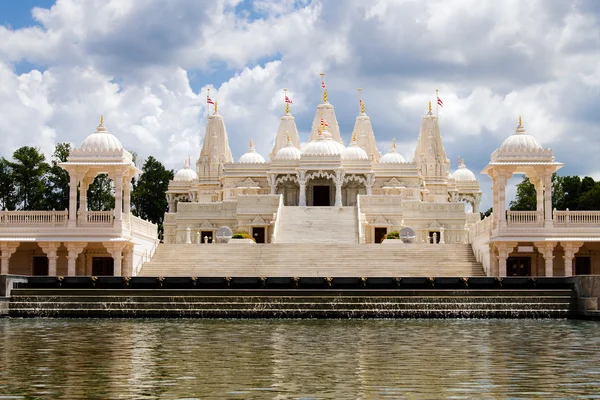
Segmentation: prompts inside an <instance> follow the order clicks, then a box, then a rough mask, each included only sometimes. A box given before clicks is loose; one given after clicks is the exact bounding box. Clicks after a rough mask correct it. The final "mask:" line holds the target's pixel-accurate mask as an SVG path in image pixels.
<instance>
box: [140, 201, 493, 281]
mask: <svg viewBox="0 0 600 400" xmlns="http://www.w3.org/2000/svg"><path fill="white" fill-rule="evenodd" d="M290 208H291V207H290ZM348 208H349V207H348ZM286 229H289V228H287V227H286ZM335 231H336V232H340V231H337V230H335ZM304 234H306V233H304ZM315 235H318V232H317V233H315ZM338 236H339V235H338ZM288 238H290V236H288ZM348 239H349V238H348ZM139 275H140V276H155V277H156V276H186V277H190V276H198V277H200V276H204V277H227V276H230V277H235V276H255V277H294V276H314V277H341V276H359V277H360V276H364V277H374V276H379V277H411V276H421V277H451V276H454V277H468V276H484V272H483V268H482V266H481V264H480V263H478V262H477V261H476V260H475V257H474V255H473V250H472V249H471V246H470V245H468V244H439V245H433V244H405V245H404V244H401V245H384V244H358V243H355V244H352V243H349V244H343V243H323V242H316V243H272V244H231V243H229V244H200V245H197V244H160V245H159V246H158V248H157V250H156V253H155V254H154V257H153V258H152V260H151V261H150V262H148V263H145V264H144V265H143V267H142V270H141V271H140V274H139Z"/></svg>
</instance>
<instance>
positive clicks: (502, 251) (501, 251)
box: [496, 242, 517, 278]
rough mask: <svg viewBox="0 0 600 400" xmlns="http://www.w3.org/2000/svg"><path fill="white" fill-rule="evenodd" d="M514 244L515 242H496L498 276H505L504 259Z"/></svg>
mask: <svg viewBox="0 0 600 400" xmlns="http://www.w3.org/2000/svg"><path fill="white" fill-rule="evenodd" d="M516 245H517V243H513V242H509V243H498V244H496V247H497V248H498V255H497V256H496V258H497V260H498V276H499V277H501V278H504V277H506V274H507V271H506V269H507V267H506V260H507V259H508V256H509V255H510V253H511V252H512V251H513V249H514V248H515V246H516Z"/></svg>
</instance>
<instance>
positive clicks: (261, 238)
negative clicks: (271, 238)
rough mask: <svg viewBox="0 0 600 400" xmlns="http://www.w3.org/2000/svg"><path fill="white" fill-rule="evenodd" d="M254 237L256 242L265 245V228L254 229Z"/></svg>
mask: <svg viewBox="0 0 600 400" xmlns="http://www.w3.org/2000/svg"><path fill="white" fill-rule="evenodd" d="M252 237H253V238H254V240H256V243H265V228H264V227H253V228H252Z"/></svg>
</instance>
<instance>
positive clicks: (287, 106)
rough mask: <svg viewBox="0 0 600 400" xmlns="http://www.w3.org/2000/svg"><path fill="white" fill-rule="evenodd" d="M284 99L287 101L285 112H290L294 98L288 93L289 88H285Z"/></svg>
mask: <svg viewBox="0 0 600 400" xmlns="http://www.w3.org/2000/svg"><path fill="white" fill-rule="evenodd" d="M283 101H284V102H285V113H286V114H289V113H290V104H292V100H290V98H289V97H288V95H287V89H285V88H284V89H283Z"/></svg>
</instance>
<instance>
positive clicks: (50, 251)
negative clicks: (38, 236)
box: [40, 242, 60, 276]
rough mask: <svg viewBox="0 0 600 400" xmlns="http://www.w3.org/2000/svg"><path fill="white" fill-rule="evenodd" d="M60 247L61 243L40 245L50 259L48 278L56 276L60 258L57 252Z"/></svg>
mask: <svg viewBox="0 0 600 400" xmlns="http://www.w3.org/2000/svg"><path fill="white" fill-rule="evenodd" d="M59 246H60V242H44V243H40V247H41V248H42V251H43V252H44V253H45V254H46V256H47V257H48V276H56V259H57V258H58V256H57V255H56V252H57V250H58V247H59Z"/></svg>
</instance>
